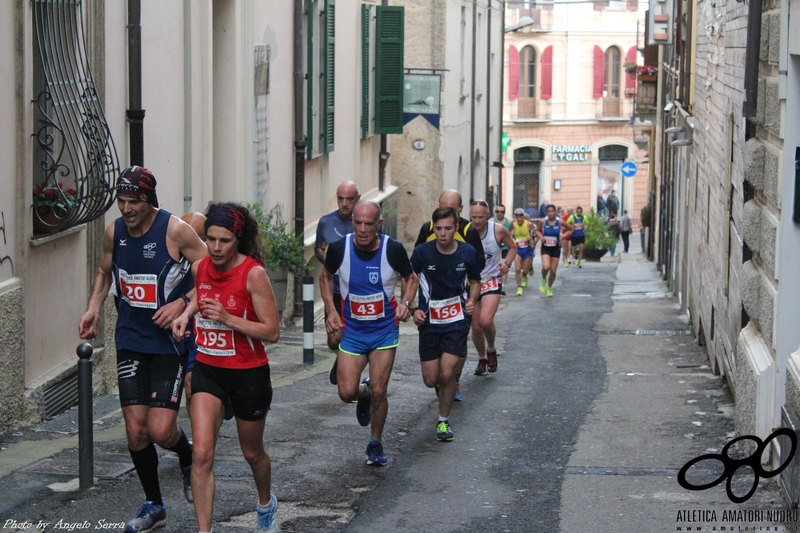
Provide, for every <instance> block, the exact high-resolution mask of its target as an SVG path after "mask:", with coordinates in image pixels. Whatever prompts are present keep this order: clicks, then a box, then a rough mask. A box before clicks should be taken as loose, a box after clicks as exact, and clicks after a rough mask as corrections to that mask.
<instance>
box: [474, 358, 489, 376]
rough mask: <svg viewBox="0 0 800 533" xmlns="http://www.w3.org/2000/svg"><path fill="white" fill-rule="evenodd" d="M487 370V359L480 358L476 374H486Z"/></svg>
mask: <svg viewBox="0 0 800 533" xmlns="http://www.w3.org/2000/svg"><path fill="white" fill-rule="evenodd" d="M486 374H488V372H486V359H478V366H476V367H475V375H476V376H485V375H486Z"/></svg>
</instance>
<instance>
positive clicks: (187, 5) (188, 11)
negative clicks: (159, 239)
mask: <svg viewBox="0 0 800 533" xmlns="http://www.w3.org/2000/svg"><path fill="white" fill-rule="evenodd" d="M192 131H193V130H192V0H183V139H184V141H183V142H184V146H183V212H184V213H187V212H188V211H189V210H190V209H192V160H193V159H194V154H193V152H192V144H193V143H192V140H193V139H192Z"/></svg>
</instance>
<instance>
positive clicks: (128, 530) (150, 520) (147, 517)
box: [125, 502, 167, 533]
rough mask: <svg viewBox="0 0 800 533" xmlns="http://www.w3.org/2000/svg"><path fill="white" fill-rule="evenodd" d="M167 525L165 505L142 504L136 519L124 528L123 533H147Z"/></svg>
mask: <svg viewBox="0 0 800 533" xmlns="http://www.w3.org/2000/svg"><path fill="white" fill-rule="evenodd" d="M166 523H167V504H166V503H164V502H161V503H160V504H155V503H153V502H144V504H142V507H141V508H140V509H139V512H138V513H136V517H135V518H134V519H133V520H131V521H130V522H128V524H127V525H126V526H125V533H136V532H137V531H138V532H141V533H147V532H148V531H152V530H153V529H155V528H157V527H164V526H165V525H166Z"/></svg>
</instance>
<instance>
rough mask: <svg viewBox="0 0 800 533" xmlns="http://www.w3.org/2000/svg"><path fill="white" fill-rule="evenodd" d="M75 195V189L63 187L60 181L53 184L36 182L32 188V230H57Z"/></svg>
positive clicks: (72, 203) (42, 231)
mask: <svg viewBox="0 0 800 533" xmlns="http://www.w3.org/2000/svg"><path fill="white" fill-rule="evenodd" d="M76 197H77V192H76V191H75V189H73V188H71V187H64V184H63V183H61V182H58V183H57V184H55V185H48V184H47V182H42V183H38V184H37V185H36V186H35V187H34V188H33V232H34V233H52V232H54V231H55V230H57V229H58V228H59V227H60V226H61V224H62V222H63V221H64V219H65V218H67V215H68V214H69V212H70V210H71V209H72V206H73V205H74V204H75V201H76V199H77V198H76Z"/></svg>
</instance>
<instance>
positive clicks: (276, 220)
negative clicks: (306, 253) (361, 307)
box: [247, 204, 306, 274]
mask: <svg viewBox="0 0 800 533" xmlns="http://www.w3.org/2000/svg"><path fill="white" fill-rule="evenodd" d="M247 208H248V209H249V210H250V212H251V213H252V214H253V217H255V219H256V222H258V229H259V232H260V233H261V239H262V247H261V250H262V251H263V253H264V262H265V263H266V265H265V266H266V267H267V268H269V269H271V270H279V269H280V268H282V267H286V268H287V269H288V270H290V271H292V272H294V273H295V274H302V273H303V272H305V270H306V263H305V258H304V257H303V249H304V246H303V239H302V237H298V236H297V235H295V234H294V233H289V232H287V228H286V226H287V223H286V221H285V220H283V218H282V217H281V215H280V213H279V211H278V206H277V205H276V206H275V207H273V208H272V209H270V210H269V211H267V212H266V213H265V212H264V210H263V209H261V206H259V205H258V204H248V205H247Z"/></svg>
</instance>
